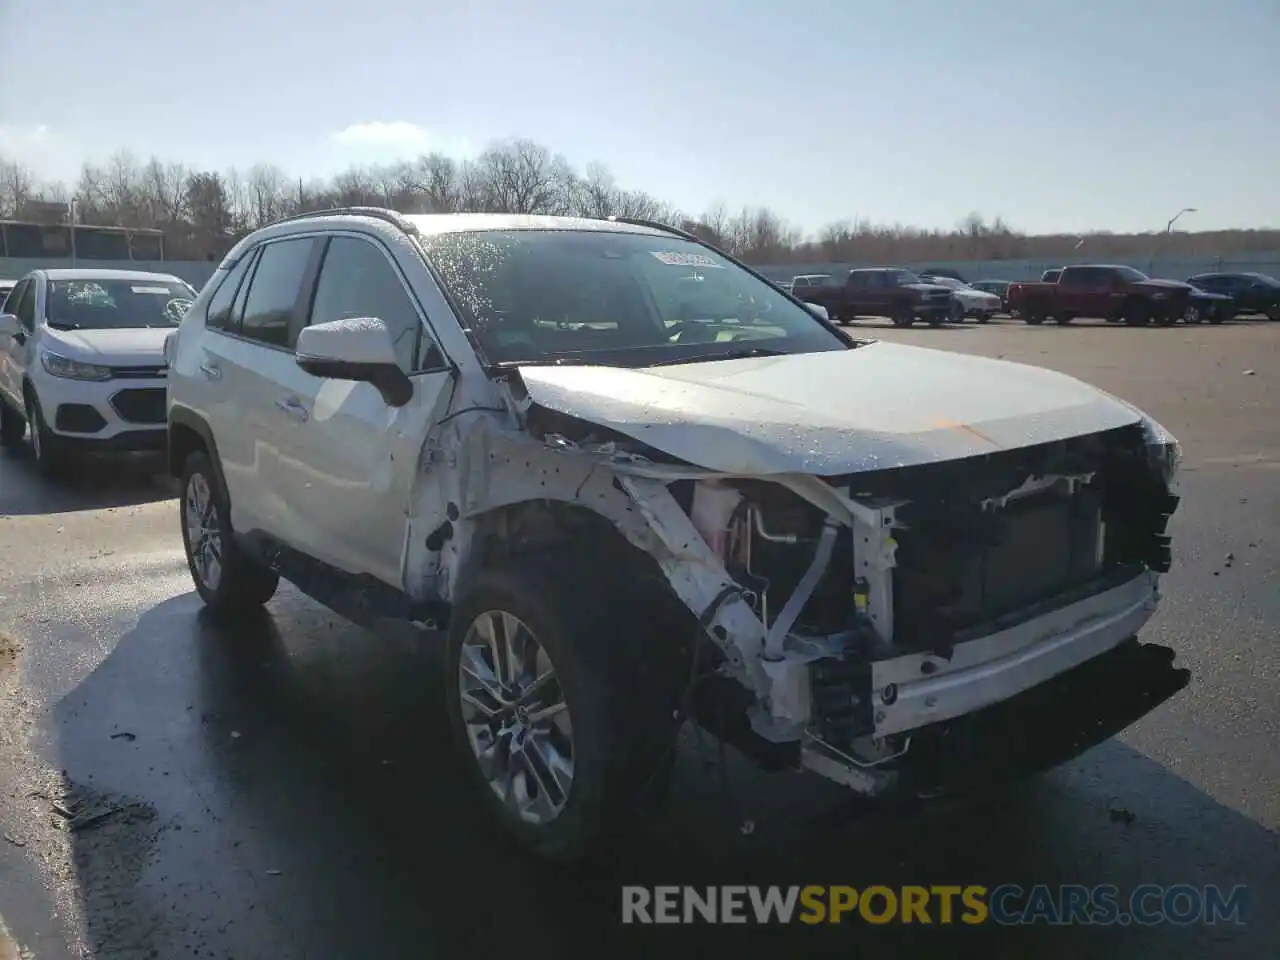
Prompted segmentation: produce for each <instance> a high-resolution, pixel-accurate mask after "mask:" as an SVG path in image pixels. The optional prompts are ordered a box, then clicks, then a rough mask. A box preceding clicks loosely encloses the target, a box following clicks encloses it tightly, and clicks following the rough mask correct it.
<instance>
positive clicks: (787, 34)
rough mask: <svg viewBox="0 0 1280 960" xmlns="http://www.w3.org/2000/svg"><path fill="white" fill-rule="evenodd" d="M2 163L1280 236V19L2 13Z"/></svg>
mask: <svg viewBox="0 0 1280 960" xmlns="http://www.w3.org/2000/svg"><path fill="white" fill-rule="evenodd" d="M0 36H3V37H4V38H5V44H4V49H5V56H4V57H3V58H0V155H3V156H5V157H8V158H17V159H19V160H22V161H24V162H26V163H28V164H30V165H32V166H33V167H34V168H36V169H37V171H38V172H40V173H43V174H45V175H47V176H56V177H68V178H74V175H75V172H76V171H77V169H78V167H79V164H80V162H81V161H82V160H84V159H86V158H88V159H102V158H104V157H106V156H107V155H109V154H110V153H111V152H113V151H115V150H117V149H120V148H128V149H130V150H132V151H134V152H135V153H137V154H139V155H141V156H143V157H145V156H148V155H150V154H153V153H154V154H158V155H160V156H162V157H164V158H166V159H174V160H182V161H184V162H186V163H188V164H191V165H201V166H209V167H215V168H226V167H229V166H232V165H236V166H241V167H247V166H248V165H250V164H252V163H253V162H255V161H258V160H267V161H271V162H274V163H276V164H278V165H280V166H281V167H283V168H284V169H286V170H287V171H288V172H289V173H291V174H295V175H301V176H304V177H307V178H310V177H311V176H314V175H324V174H329V173H332V172H335V171H336V170H340V169H342V168H344V167H346V166H348V165H349V164H351V163H359V162H368V161H389V160H394V159H397V158H399V157H405V156H413V155H415V154H417V153H420V152H423V151H424V150H430V149H433V148H440V149H443V150H445V151H447V152H450V153H455V154H458V153H464V152H468V151H471V152H474V151H475V150H477V149H479V148H480V147H482V146H483V144H484V143H485V142H486V141H488V140H490V139H492V138H495V137H506V136H528V137H532V138H534V139H536V140H538V141H540V142H542V143H545V144H546V145H547V146H549V147H551V148H552V149H554V150H557V151H559V152H561V153H563V154H565V155H566V156H567V157H568V158H569V159H570V160H571V161H573V162H574V163H575V164H577V165H579V166H582V165H585V164H586V163H587V162H589V161H592V160H599V161H603V162H605V163H606V164H607V165H608V166H609V167H610V168H612V170H613V171H614V173H615V175H616V176H617V178H618V180H619V182H620V183H622V184H624V185H626V186H630V187H639V188H643V189H646V190H649V191H650V192H652V193H654V194H657V195H659V196H662V197H663V198H665V199H668V200H670V201H672V202H674V203H676V204H678V205H679V206H680V207H681V208H682V209H685V210H689V211H699V210H702V209H705V208H706V207H707V206H708V205H709V204H711V203H712V202H715V201H722V202H724V203H725V204H727V205H728V206H730V207H731V208H734V207H737V206H740V205H743V204H765V205H768V206H770V207H772V208H773V209H775V210H776V211H778V212H779V213H780V214H782V215H783V216H785V217H787V218H788V219H790V220H792V221H793V222H795V223H797V224H799V225H800V226H802V227H804V228H806V229H810V230H813V229H816V228H817V227H818V226H820V225H821V224H822V223H824V222H828V221H831V220H835V219H839V218H845V217H849V218H854V217H857V218H865V219H869V220H871V221H874V222H881V223H904V224H916V225H924V226H940V227H949V226H952V225H953V224H955V223H956V222H957V221H958V220H959V219H960V218H962V217H963V216H964V215H965V214H966V213H968V212H969V211H971V210H977V211H981V212H982V213H984V214H986V215H987V216H988V217H992V216H995V215H1000V216H1002V217H1004V218H1005V219H1006V220H1007V221H1008V222H1009V223H1011V224H1012V225H1014V226H1016V227H1019V228H1021V229H1025V230H1028V231H1034V232H1040V231H1050V230H1064V231H1080V230H1086V229H1093V228H1100V229H1111V230H1115V231H1127V230H1149V229H1154V228H1161V227H1163V225H1164V223H1165V221H1166V220H1168V218H1169V217H1170V216H1172V215H1173V214H1174V213H1175V212H1177V210H1179V209H1180V208H1182V207H1185V206H1192V207H1196V208H1198V211H1199V212H1198V213H1196V214H1190V215H1187V216H1186V217H1185V218H1184V219H1183V220H1182V221H1180V222H1179V223H1180V226H1183V227H1185V228H1187V229H1210V228H1218V227H1236V226H1241V227H1244V226H1273V227H1274V226H1280V176H1277V173H1276V171H1277V170H1280V0H1221V2H1219V3H1216V4H1207V3H1203V2H1194V3H1193V2H1191V0H1111V2H1108V3H1100V2H1095V3H1080V4H1078V5H1075V4H1062V3H1060V2H1048V0H1023V2H1021V3H1017V2H998V0H968V2H964V3H947V2H942V0H934V2H929V0H899V2H897V3H871V2H867V0H845V2H838V0H810V2H807V3H801V4H795V3H779V2H773V3H764V2H760V0H736V2H729V0H701V2H698V3H694V4H681V3H674V2H667V0H648V2H643V3H634V2H622V0H617V2H615V3H612V4H611V3H607V2H594V3H588V2H585V0H545V2H543V3H541V4H534V3H528V2H515V0H479V2H474V3H468V2H466V0H452V2H450V3H439V2H433V0H362V2H350V0H346V2H339V0H305V2H298V0H217V2H213V0H130V2H129V3H124V4H102V3H99V2H90V0H0Z"/></svg>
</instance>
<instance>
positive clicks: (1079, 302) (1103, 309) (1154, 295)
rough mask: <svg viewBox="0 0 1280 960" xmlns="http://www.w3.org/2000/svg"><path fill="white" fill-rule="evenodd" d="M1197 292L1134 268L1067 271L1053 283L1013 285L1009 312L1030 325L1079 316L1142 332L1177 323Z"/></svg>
mask: <svg viewBox="0 0 1280 960" xmlns="http://www.w3.org/2000/svg"><path fill="white" fill-rule="evenodd" d="M1051 272H1053V271H1051ZM1193 292H1194V288H1193V287H1192V286H1191V285H1190V284H1188V283H1181V282H1180V281H1177V280H1153V279H1151V278H1150V277H1148V276H1147V275H1146V274H1145V273H1143V272H1142V271H1140V270H1135V269H1133V267H1123V266H1113V265H1083V266H1070V267H1063V268H1062V270H1061V271H1060V272H1058V276H1057V279H1056V280H1055V281H1051V282H1045V281H1044V280H1041V281H1040V282H1038V283H1036V282H1027V283H1013V284H1010V285H1009V294H1008V298H1009V308H1010V309H1011V310H1017V311H1018V312H1019V313H1020V314H1021V315H1022V318H1023V319H1024V320H1025V321H1026V322H1027V323H1032V324H1040V323H1044V321H1045V319H1046V318H1049V317H1052V318H1053V319H1054V321H1056V322H1057V323H1059V324H1063V323H1070V322H1071V321H1072V320H1074V319H1075V318H1076V317H1103V318H1105V319H1106V320H1108V321H1111V322H1117V321H1121V320H1123V321H1124V322H1125V323H1127V324H1129V325H1130V326H1133V327H1142V326H1146V325H1147V324H1150V323H1152V322H1155V323H1157V324H1159V325H1161V326H1170V325H1171V324H1174V323H1177V322H1178V318H1179V317H1181V316H1182V315H1183V314H1185V313H1186V312H1187V306H1188V304H1189V302H1190V300H1191V298H1192V294H1193Z"/></svg>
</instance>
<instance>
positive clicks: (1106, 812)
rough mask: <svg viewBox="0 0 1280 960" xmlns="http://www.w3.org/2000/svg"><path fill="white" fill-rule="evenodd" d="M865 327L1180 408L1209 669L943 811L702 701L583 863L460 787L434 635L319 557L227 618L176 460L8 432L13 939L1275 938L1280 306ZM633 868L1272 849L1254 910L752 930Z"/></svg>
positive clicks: (1204, 862) (1137, 863)
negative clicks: (835, 778) (779, 763)
mask: <svg viewBox="0 0 1280 960" xmlns="http://www.w3.org/2000/svg"><path fill="white" fill-rule="evenodd" d="M865 327H866V332H868V333H874V335H878V336H884V337H885V338H886V339H894V340H899V341H904V342H914V343H918V344H922V345H927V346H938V347H941V348H944V349H955V350H961V351H971V352H975V353H983V354H986V355H990V356H1004V357H1006V358H1008V359H1015V360H1027V361H1030V362H1035V363H1040V364H1044V365H1046V366H1051V367H1056V368H1058V369H1062V370H1064V371H1066V372H1068V373H1072V374H1075V375H1078V376H1082V377H1084V378H1086V379H1088V380H1090V381H1091V382H1093V383H1096V384H1097V385H1099V386H1101V387H1103V388H1104V389H1107V390H1109V391H1111V392H1113V393H1116V394H1119V395H1121V396H1123V397H1125V398H1126V399H1129V400H1131V401H1133V402H1135V403H1138V404H1139V405H1141V406H1143V407H1144V408H1146V409H1147V410H1149V411H1150V412H1151V413H1152V414H1153V415H1155V416H1156V417H1157V418H1158V419H1160V420H1161V421H1162V422H1163V423H1164V424H1165V425H1166V426H1167V427H1169V428H1170V429H1171V430H1172V431H1173V432H1174V433H1175V434H1177V435H1178V437H1179V439H1181V440H1182V441H1183V444H1184V447H1185V449H1186V456H1187V464H1186V467H1185V468H1184V474H1183V484H1182V486H1183V494H1184V496H1185V501H1184V504H1183V506H1182V508H1181V510H1180V511H1179V513H1178V515H1177V517H1176V519H1175V521H1174V524H1173V528H1172V533H1173V536H1174V548H1175V568H1174V570H1173V571H1172V572H1171V573H1170V574H1169V575H1168V576H1167V577H1166V578H1165V580H1164V592H1165V601H1164V604H1163V606H1162V608H1161V611H1160V612H1159V614H1158V615H1157V617H1156V619H1155V621H1153V623H1152V625H1151V626H1149V627H1148V629H1147V630H1146V631H1145V633H1144V636H1143V639H1145V640H1149V641H1154V642H1159V643H1163V644H1167V645H1169V646H1171V647H1173V648H1174V649H1175V650H1177V651H1178V654H1179V660H1180V665H1182V666H1186V667H1188V668H1190V670H1191V671H1192V682H1191V685H1190V686H1189V687H1188V688H1187V689H1186V690H1184V691H1183V692H1182V693H1180V694H1179V695H1177V696H1176V697H1175V698H1174V699H1173V700H1172V701H1170V702H1169V703H1167V704H1165V705H1164V706H1162V707H1160V708H1158V709H1157V710H1156V711H1155V712H1154V713H1153V714H1151V715H1149V716H1148V717H1146V718H1144V719H1143V720H1142V721H1140V722H1139V723H1138V724H1137V725H1135V726H1134V727H1132V728H1130V729H1129V730H1128V731H1126V732H1125V733H1124V734H1123V735H1122V736H1121V737H1119V738H1118V739H1115V740H1112V741H1109V742H1107V743H1105V744H1103V745H1102V746H1100V747H1097V748H1095V749H1093V750H1091V751H1089V752H1088V753H1086V754H1085V755H1084V756H1082V757H1081V758H1079V759H1078V760H1076V761H1074V762H1072V763H1070V764H1068V765H1066V766H1065V767H1062V768H1059V769H1057V770H1054V771H1052V772H1049V773H1047V774H1043V775H1041V776H1039V777H1036V778H1034V779H1032V780H1030V781H1028V782H1027V783H1024V784H1020V785H1018V786H1016V787H1012V788H1007V789H1003V790H1000V791H998V792H997V793H995V794H993V795H991V796H987V797H982V798H974V799H972V800H968V801H965V802H962V803H953V804H949V805H944V806H939V807H936V808H932V809H929V810H926V811H924V812H917V813H914V814H911V815H908V814H897V815H895V814H892V813H890V812H886V811H878V810H873V809H868V808H866V807H863V806H861V805H858V804H856V803H850V802H849V801H848V799H847V798H846V797H845V796H844V795H843V794H842V792H841V791H840V790H839V789H837V788H835V787H834V786H832V785H830V784H827V783H825V782H822V781H818V780H816V779H813V778H809V777H803V776H799V775H792V774H777V775H769V776H767V775H763V774H759V773H757V772H755V771H753V770H751V769H750V768H749V767H748V766H747V765H746V764H745V763H743V762H741V761H740V759H739V758H738V757H737V756H736V754H734V752H733V751H732V750H727V751H725V752H724V754H723V761H724V762H723V763H722V762H721V760H722V756H721V752H720V751H719V750H717V749H716V747H715V745H714V743H713V742H712V741H711V740H710V738H706V739H705V740H703V741H701V742H700V741H699V740H697V739H696V738H694V737H693V736H692V735H690V736H689V737H687V738H686V742H685V744H684V749H683V750H682V753H681V761H680V768H679V773H678V777H677V782H676V785H675V789H674V791H673V794H672V798H671V801H670V804H669V809H668V812H667V814H666V815H665V816H664V817H663V819H662V821H661V822H660V823H659V824H658V825H657V826H656V827H655V829H654V830H653V831H652V832H651V833H649V834H647V835H646V836H645V837H644V838H643V842H641V843H637V844H636V845H635V846H634V848H628V849H622V850H619V851H618V857H617V861H616V863H614V864H612V865H608V866H595V867H591V868H572V869H571V868H564V867H552V866H548V865H545V864H540V863H534V862H530V861H528V860H526V859H524V858H522V857H520V856H519V855H517V854H514V853H513V852H512V851H510V850H509V849H508V848H507V847H506V846H505V845H504V844H503V843H502V842H501V841H500V840H499V839H498V838H497V837H496V836H495V835H493V834H492V832H491V831H490V830H489V829H488V828H487V825H486V823H485V821H484V819H483V817H482V816H481V814H480V810H479V809H478V806H477V804H476V798H475V797H474V796H473V795H471V794H470V793H469V792H468V790H467V789H465V788H464V785H463V783H462V780H461V777H460V776H459V773H460V772H461V768H460V765H459V763H458V761H457V760H456V759H455V758H454V756H453V754H452V753H451V752H450V750H449V748H448V745H447V739H446V735H445V725H444V722H443V716H442V707H441V702H442V697H441V692H440V679H439V672H438V663H437V660H436V656H435V647H436V645H435V643H434V642H433V641H434V638H433V636H432V635H430V634H425V633H421V632H419V631H417V630H415V629H413V628H411V627H408V626H404V625H387V626H385V627H384V628H382V629H379V630H377V631H372V632H371V631H367V630H364V629H362V628H359V627H356V626H354V625H352V624H350V623H348V622H346V621H344V620H342V619H341V618H340V617H338V616H337V615H335V614H333V613H330V612H329V611H327V610H326V609H324V608H323V607H320V606H318V605H317V604H315V603H313V602H311V601H310V600H308V599H306V598H304V597H302V596H300V595H299V594H298V593H297V592H296V591H294V590H292V589H291V588H289V587H288V586H283V587H282V588H281V591H280V593H279V594H278V595H277V597H276V599H275V600H273V601H272V603H271V604H270V606H269V609H268V614H267V615H265V616H264V617H262V618H261V619H260V620H259V621H257V622H254V623H250V624H247V625H244V626H242V627H240V628H237V629H236V630H234V631H227V630H224V629H220V628H218V627H216V626H215V625H213V624H210V623H209V622H207V620H206V618H204V617H203V616H202V615H201V613H200V606H199V604H198V602H197V601H196V599H195V596H194V594H193V593H192V590H191V585H190V580H189V577H188V574H187V572H186V568H185V565H184V562H183V558H182V548H181V541H180V538H179V534H178V528H177V516H176V504H175V502H174V501H173V500H172V499H170V497H171V495H172V491H171V488H169V487H168V486H167V485H166V484H165V483H163V482H161V481H159V480H156V479H153V478H150V477H148V476H147V475H146V474H145V473H128V472H122V471H121V470H120V469H119V468H118V467H117V465H114V464H111V465H104V466H102V467H99V468H95V469H86V470H85V471H84V472H83V473H82V474H81V475H80V476H79V477H78V478H77V479H76V480H74V481H73V482H69V483H64V484H58V485H51V484H48V483H47V482H45V481H42V480H40V479H38V478H37V477H36V475H35V471H34V469H33V467H32V464H31V463H30V462H29V460H28V459H27V458H25V457H23V456H17V457H15V456H0V834H3V837H4V838H3V839H0V960H8V958H7V956H6V949H8V950H10V951H11V952H16V947H15V946H14V945H15V944H18V945H21V947H22V948H25V950H26V951H27V954H28V955H29V956H31V957H34V958H37V960H50V958H66V957H77V958H79V957H85V956H91V957H102V958H128V960H132V958H147V957H158V958H170V957H175V958H176V957H189V956H200V957H217V958H228V957H234V958H238V960H244V958H259V957H261V958H270V960H291V958H295V957H296V958H352V957H361V958H363V957H370V958H373V957H378V958H381V957H395V958H399V957H421V956H433V957H453V956H471V955H478V954H481V953H496V952H497V951H511V952H516V951H518V952H520V953H526V952H532V953H533V954H534V955H536V956H555V955H562V954H565V953H568V952H569V951H570V950H579V951H580V950H582V949H590V950H592V951H593V953H597V954H605V955H609V954H626V955H651V954H653V953H654V952H657V951H658V950H661V951H663V952H664V953H667V954H670V955H673V956H685V955H693V954H695V953H697V954H706V953H708V952H715V953H729V952H732V953H733V954H735V955H744V954H745V955H755V954H756V953H760V954H764V953H765V952H766V951H767V952H770V953H776V952H777V951H778V950H780V949H781V950H792V951H797V952H798V951H805V952H808V953H824V954H825V953H836V952H838V953H839V954H840V955H842V956H852V955H857V956H869V957H877V956H885V957H896V956H900V955H902V953H903V951H904V949H907V948H920V949H930V950H932V951H940V950H956V949H962V950H964V951H965V952H968V951H969V950H970V949H986V950H994V951H995V952H996V954H997V955H1016V956H1023V955H1028V956H1029V955H1033V954H1034V955H1035V956H1037V957H1071V958H1079V957H1089V956H1112V955H1114V956H1125V957H1160V958H1168V957H1205V956H1223V957H1232V958H1237V957H1238V958H1247V957H1274V956H1275V955H1276V949H1277V945H1278V944H1280V920H1278V919H1277V916H1276V913H1275V911H1274V910H1272V909H1268V908H1267V905H1269V904H1273V903H1274V902H1275V901H1276V899H1277V895H1280V838H1278V836H1277V832H1276V831H1277V828H1278V827H1280V751H1277V749H1276V745H1277V743H1280V706H1278V704H1280V695H1278V694H1277V690H1276V682H1277V680H1278V679H1280V652H1278V651H1277V645H1276V642H1275V640H1276V638H1277V637H1280V587H1277V584H1278V583H1280V426H1277V425H1278V424H1280V383H1278V382H1277V378H1278V377H1280V363H1277V359H1278V356H1280V324H1271V325H1269V326H1268V325H1266V324H1238V325H1231V326H1225V327H1210V328H1199V329H1196V328H1187V329H1185V330H1184V329H1182V328H1174V329H1172V330H1145V331H1144V330H1129V329H1116V328H1102V327H1097V326H1083V327H1081V328H1074V327H1073V328H1066V329H1061V330H1060V329H1057V328H1026V327H1022V326H1019V325H1011V324H1000V323H997V324H994V325H992V326H991V327H989V328H983V329H979V328H977V327H974V326H966V327H964V328H960V329H943V330H937V331H935V330H911V331H894V330H891V329H888V328H885V327H883V326H881V325H877V324H874V323H869V324H866V325H865ZM1246 370H1252V371H1253V373H1251V374H1246V373H1245V371H1246ZM1229 556H1230V559H1228V557H1229ZM622 883H647V884H657V883H664V884H686V883H688V884H711V883H718V884H728V883H748V884H749V883H757V884H791V883H801V884H806V883H815V884H850V885H854V886H865V885H868V884H873V883H877V884H887V885H889V886H894V885H899V884H924V885H931V884H944V883H951V884H972V883H981V884H985V885H987V886H995V885H998V884H1001V883H1019V884H1022V885H1023V886H1027V887H1029V886H1031V885H1033V884H1037V883H1044V884H1051V885H1052V884H1060V883H1080V884H1086V885H1094V884H1104V883H1110V884H1115V885H1116V886H1118V887H1119V888H1120V889H1121V890H1122V891H1126V890H1129V889H1131V888H1133V887H1135V886H1137V885H1139V884H1142V883H1161V884H1175V883H1189V884H1193V885H1203V884H1218V885H1220V886H1222V887H1224V888H1230V887H1233V886H1235V885H1238V884H1244V885H1247V886H1248V887H1249V888H1250V896H1249V902H1250V903H1251V904H1253V905H1255V906H1254V907H1253V908H1252V909H1251V910H1250V911H1249V912H1248V914H1247V921H1248V922H1247V923H1246V924H1245V925H1243V926H1222V925H1219V926H1203V925H1197V926H1190V927H1177V926H1173V925H1163V926H1158V927H1137V926H1125V927H1119V926H1117V927H1112V928H1108V929H1100V928H1096V927H1095V928H1088V927H1048V926H1033V927H1026V928H1021V929H1013V928H996V927H991V926H987V927H983V928H964V927H962V926H960V925H954V926H948V927H937V928H934V929H923V928H920V927H905V926H883V927H873V926H869V925H867V924H865V923H862V922H861V921H854V922H846V923H844V924H842V925H840V926H835V927H825V928H809V927H803V926H802V925H797V926H795V927H790V928H787V929H785V930H783V929H773V930H762V929H759V928H750V929H748V930H747V931H746V932H744V931H742V930H741V929H739V930H734V929H731V928H728V927H723V926H721V927H665V928H660V927H643V928H641V927H624V926H622V925H621V924H620V923H619V915H620V909H619V904H620V893H619V886H620V884H622ZM1259 906H1261V907H1262V909H1258V907H1259ZM6 930H7V933H6ZM962 941H963V942H962Z"/></svg>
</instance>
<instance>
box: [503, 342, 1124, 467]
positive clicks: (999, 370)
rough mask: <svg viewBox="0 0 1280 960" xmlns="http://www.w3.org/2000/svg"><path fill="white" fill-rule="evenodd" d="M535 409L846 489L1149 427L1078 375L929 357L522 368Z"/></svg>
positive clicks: (896, 352)
mask: <svg viewBox="0 0 1280 960" xmlns="http://www.w3.org/2000/svg"><path fill="white" fill-rule="evenodd" d="M520 375H521V377H522V378H523V380H524V383H525V386H526V389H527V390H528V393H529V398H530V400H531V401H532V402H533V403H535V404H538V405H540V406H542V407H545V408H547V409H549V410H554V411H556V412H557V413H561V414H565V415H568V416H571V417H575V418H577V419H579V420H584V421H587V422H590V423H594V424H598V425H599V426H602V427H607V428H609V429H610V430H614V431H617V432H618V433H621V434H623V435H625V436H628V437H631V438H633V439H635V440H638V441H641V442H642V443H645V444H648V445H649V446H650V447H653V448H656V449H657V450H660V451H662V452H663V453H665V454H667V455H669V456H672V457H676V458H678V459H680V460H683V461H685V462H687V463H691V464H694V465H696V466H699V467H704V468H706V469H708V470H715V471H719V472H724V473H737V474H753V475H760V474H780V473H806V474H814V475H818V476H837V475H840V474H846V473H862V472H867V471H872V470H887V469H892V468H894V467H906V466H913V465H916V464H923V463H933V462H937V461H942V460H954V459H960V458H962V457H970V456H977V455H981V454H988V453H995V452H998V451H1000V450H1007V449H1013V448H1018V447H1025V446H1031V445H1033V444H1038V443H1046V442H1049V441H1053V440H1062V439H1066V438H1068V437H1075V436H1081V435H1084V434H1088V433H1095V432H1097V431H1101V430H1109V429H1113V428H1115V427H1121V426H1125V425H1128V424H1133V423H1137V422H1139V420H1140V419H1141V417H1140V414H1139V413H1138V412H1137V411H1136V410H1134V409H1133V408H1132V407H1130V406H1128V405H1127V404H1125V403H1123V402H1121V401H1119V400H1117V399H1115V398H1113V397H1111V396H1110V395H1108V394H1106V393H1103V392H1102V391H1101V390H1097V389H1095V388H1094V387H1090V386H1089V385H1088V384H1085V383H1082V382H1080V381H1079V380H1076V379H1074V378H1072V377H1068V376H1066V375H1065V374H1061V373H1055V372H1053V371H1051V370H1044V369H1042V368H1040V367H1031V366H1026V365H1023V364H1017V363H1009V362H1006V361H1002V360H989V359H986V358H984V357H973V356H967V355H964V354H958V353H948V352H944V351H941V350H932V349H926V348H923V347H910V346H902V345H899V344H893V343H884V342H878V341H877V342H874V343H871V344H868V345H866V346H862V347H858V348H857V349H854V350H838V351H833V352H828V353H811V354H792V355H787V356H780V357H751V358H745V359H738V360H719V361H710V362H701V363H688V364H680V365H674V366H664V367H656V368H647V369H646V368H641V369H634V370H633V369H626V368H618V367H600V366H563V367H541V366H529V367H522V368H520Z"/></svg>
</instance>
